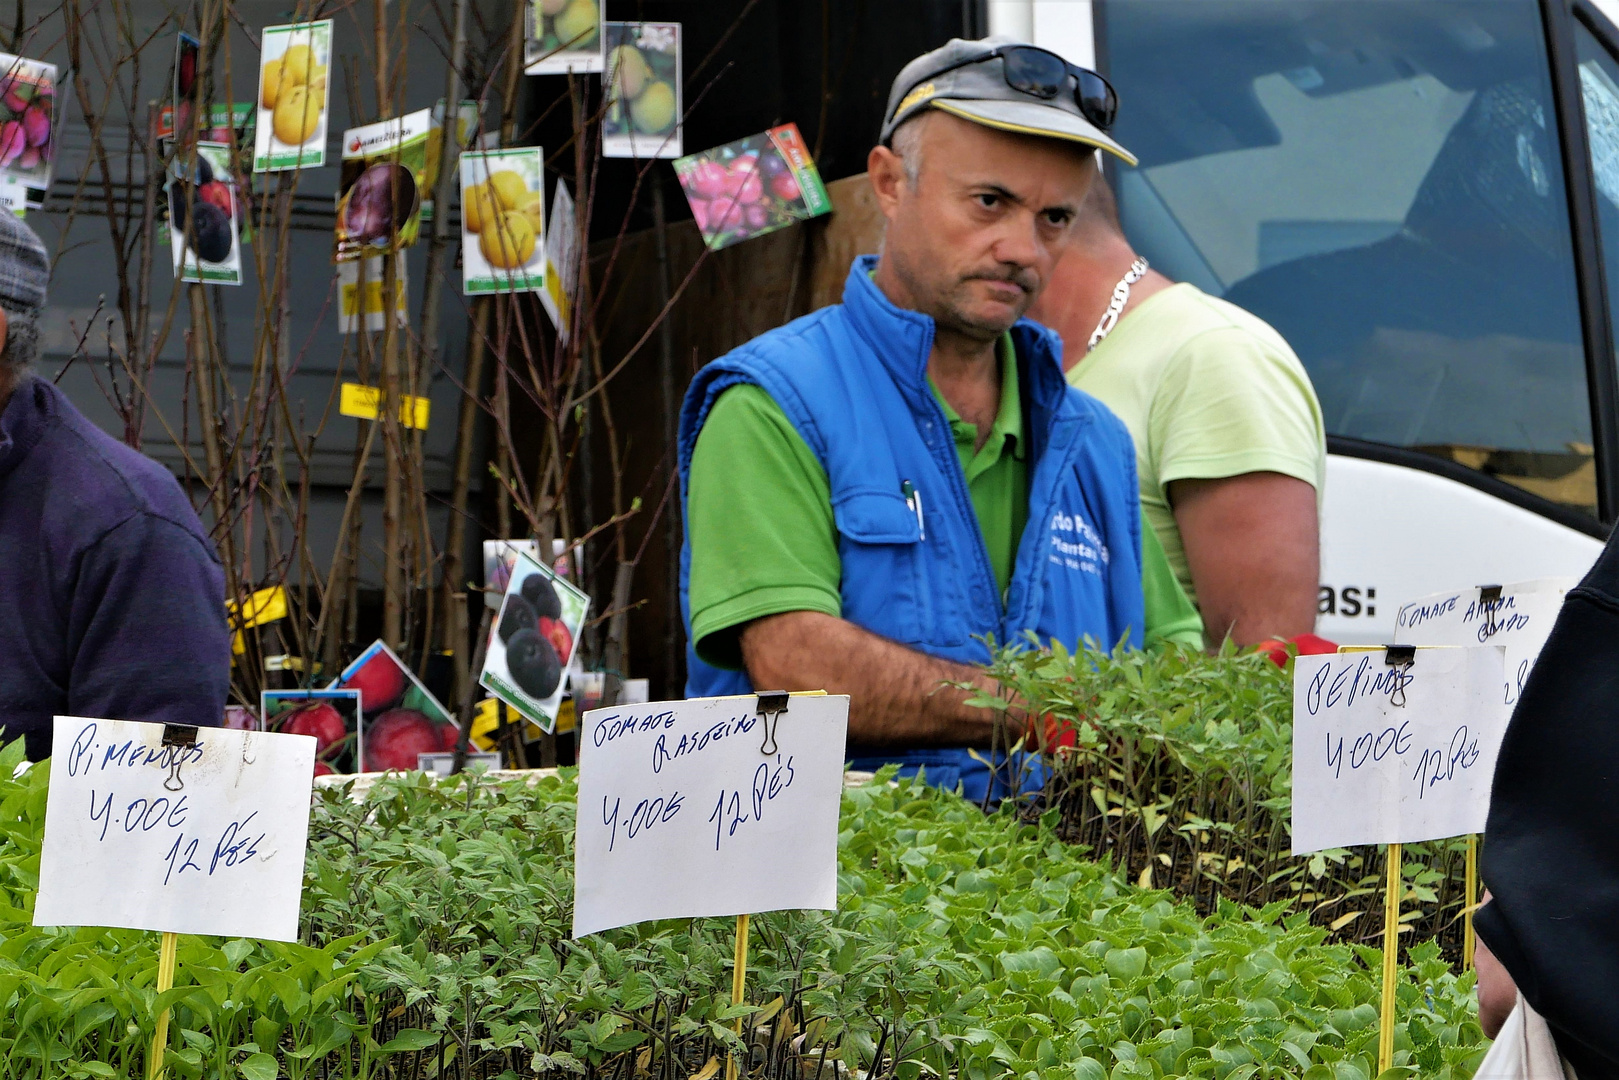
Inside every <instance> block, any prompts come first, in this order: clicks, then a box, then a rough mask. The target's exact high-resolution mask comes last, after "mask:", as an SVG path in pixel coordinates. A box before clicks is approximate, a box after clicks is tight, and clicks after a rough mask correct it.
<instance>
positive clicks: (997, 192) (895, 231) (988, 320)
mask: <svg viewBox="0 0 1619 1080" xmlns="http://www.w3.org/2000/svg"><path fill="white" fill-rule="evenodd" d="M912 122H913V123H920V124H921V125H922V131H921V136H920V140H919V143H918V149H919V150H920V156H921V168H920V173H919V175H918V176H917V180H916V183H914V184H912V183H910V182H909V181H907V179H906V177H905V173H904V168H903V165H902V163H901V162H900V160H899V158H898V157H897V155H895V154H894V153H893V152H892V151H889V150H887V149H886V148H884V147H878V148H877V149H875V150H873V151H872V154H871V161H870V165H871V173H872V184H873V187H874V188H875V189H876V192H877V198H878V202H879V203H880V204H881V205H882V209H883V213H884V215H885V216H886V217H887V218H888V234H887V237H886V239H885V240H884V241H883V260H884V261H885V262H888V263H889V264H890V266H891V269H892V271H893V277H894V278H895V279H897V284H898V285H899V286H900V288H901V291H902V293H903V294H904V295H902V296H899V297H895V299H896V301H897V302H901V303H903V304H904V305H905V306H908V307H911V308H914V309H915V310H917V311H920V312H923V313H924V314H927V315H931V316H932V317H933V318H934V320H935V321H936V322H938V323H939V324H940V326H941V328H947V329H950V330H953V331H955V332H957V333H959V334H962V335H963V336H966V337H968V338H971V339H975V340H982V341H992V340H994V339H995V338H996V337H998V336H999V335H1000V334H1002V333H1004V332H1005V331H1006V330H1008V329H1010V328H1011V326H1012V324H1013V323H1015V322H1017V320H1018V319H1019V318H1020V317H1021V316H1022V315H1023V313H1024V311H1026V310H1027V309H1028V307H1029V305H1030V304H1032V303H1034V300H1035V298H1036V297H1037V296H1039V294H1040V291H1041V289H1043V288H1044V287H1045V285H1046V282H1047V281H1049V280H1050V277H1051V273H1052V269H1053V267H1054V266H1055V265H1056V263H1057V259H1058V257H1059V256H1061V254H1062V252H1063V249H1064V248H1065V247H1066V246H1067V243H1068V240H1069V237H1070V233H1071V231H1072V228H1073V223H1074V218H1075V215H1076V214H1077V213H1078V210H1079V207H1080V205H1081V204H1082V203H1083V202H1084V201H1085V195H1086V193H1087V192H1088V191H1089V190H1090V185H1091V181H1092V180H1093V179H1094V178H1095V176H1096V159H1095V155H1094V154H1092V153H1090V152H1089V151H1088V150H1087V149H1086V148H1084V147H1082V146H1080V145H1078V144H1075V143H1069V142H1064V141H1062V140H1058V139H1049V138H1040V137H1034V136H1025V135H1014V134H1010V133H1008V132H1002V131H997V130H995V129H993V128H987V127H984V126H983V125H981V124H975V123H972V122H970V121H967V120H962V119H959V118H958V117H955V116H951V115H950V114H948V113H940V112H929V113H925V114H923V116H922V117H921V118H920V119H919V120H917V121H912Z"/></svg>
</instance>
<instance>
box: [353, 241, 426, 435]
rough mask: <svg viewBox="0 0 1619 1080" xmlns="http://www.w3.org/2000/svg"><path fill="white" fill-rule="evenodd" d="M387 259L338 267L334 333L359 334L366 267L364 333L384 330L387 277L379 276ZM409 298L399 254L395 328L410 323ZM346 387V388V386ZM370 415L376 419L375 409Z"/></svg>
mask: <svg viewBox="0 0 1619 1080" xmlns="http://www.w3.org/2000/svg"><path fill="white" fill-rule="evenodd" d="M384 258H386V256H383V255H378V256H376V257H374V258H369V259H349V260H347V261H345V262H340V263H338V264H337V332H338V333H339V334H343V335H348V334H354V333H358V332H359V330H360V325H361V323H360V267H361V266H362V265H363V266H364V267H365V324H364V325H365V329H366V331H367V332H368V333H373V334H375V333H378V332H380V331H381V330H383V329H384V328H385V326H386V321H387V317H386V315H385V314H384V312H383V304H382V290H383V287H384V286H385V285H386V284H387V276H386V275H385V274H384V273H383V272H382V260H383V259H384ZM409 295H410V282H409V280H408V277H407V274H406V259H405V253H404V252H402V251H400V252H396V253H395V254H394V321H395V323H396V325H398V326H401V327H403V326H405V325H406V324H407V323H408V322H409V321H410V312H409V311H408V310H407V309H406V300H407V299H408V297H409ZM345 385H346V384H345ZM371 414H372V415H373V416H375V415H376V408H375V406H373V407H372V410H371Z"/></svg>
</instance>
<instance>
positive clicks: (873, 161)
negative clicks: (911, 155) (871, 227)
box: [866, 146, 905, 221]
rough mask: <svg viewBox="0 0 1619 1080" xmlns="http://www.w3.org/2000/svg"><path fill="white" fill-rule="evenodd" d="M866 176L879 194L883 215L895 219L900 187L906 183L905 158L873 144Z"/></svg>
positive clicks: (867, 158) (878, 205)
mask: <svg viewBox="0 0 1619 1080" xmlns="http://www.w3.org/2000/svg"><path fill="white" fill-rule="evenodd" d="M866 178H867V179H869V180H870V181H871V190H872V193H873V194H875V195H876V196H877V208H878V209H879V210H881V211H882V212H883V217H885V218H887V219H888V220H890V221H892V220H894V213H895V211H896V210H897V209H898V207H899V196H900V188H901V187H903V186H904V184H905V161H904V159H903V158H901V157H900V156H899V155H898V154H896V153H894V151H892V150H890V149H889V148H888V147H886V146H873V147H872V148H871V153H870V154H868V155H866Z"/></svg>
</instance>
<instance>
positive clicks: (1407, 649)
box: [1383, 645, 1417, 709]
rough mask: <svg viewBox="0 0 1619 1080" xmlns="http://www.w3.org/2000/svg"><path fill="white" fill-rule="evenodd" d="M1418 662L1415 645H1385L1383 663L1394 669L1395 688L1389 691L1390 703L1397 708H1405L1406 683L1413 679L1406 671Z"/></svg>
mask: <svg viewBox="0 0 1619 1080" xmlns="http://www.w3.org/2000/svg"><path fill="white" fill-rule="evenodd" d="M1416 662H1417V647H1416V646H1415V645H1385V646H1384V647H1383V663H1385V664H1387V665H1388V666H1389V667H1391V668H1393V669H1394V688H1393V689H1392V690H1390V691H1389V704H1390V705H1393V706H1394V707H1395V708H1396V709H1403V708H1405V684H1406V683H1408V682H1410V681H1411V678H1410V676H1409V675H1407V674H1406V672H1408V671H1410V670H1411V665H1412V664H1414V663H1416Z"/></svg>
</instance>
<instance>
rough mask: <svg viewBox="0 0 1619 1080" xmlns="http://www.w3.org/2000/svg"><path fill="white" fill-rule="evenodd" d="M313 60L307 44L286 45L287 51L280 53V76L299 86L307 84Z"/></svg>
mask: <svg viewBox="0 0 1619 1080" xmlns="http://www.w3.org/2000/svg"><path fill="white" fill-rule="evenodd" d="M313 60H314V57H313V54H312V53H311V52H310V49H309V46H308V45H288V46H287V51H286V52H284V53H282V54H281V78H282V79H283V80H285V81H286V82H289V83H295V84H297V85H299V86H305V85H307V84H308V83H309V65H310V64H311V63H312V62H313Z"/></svg>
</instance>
